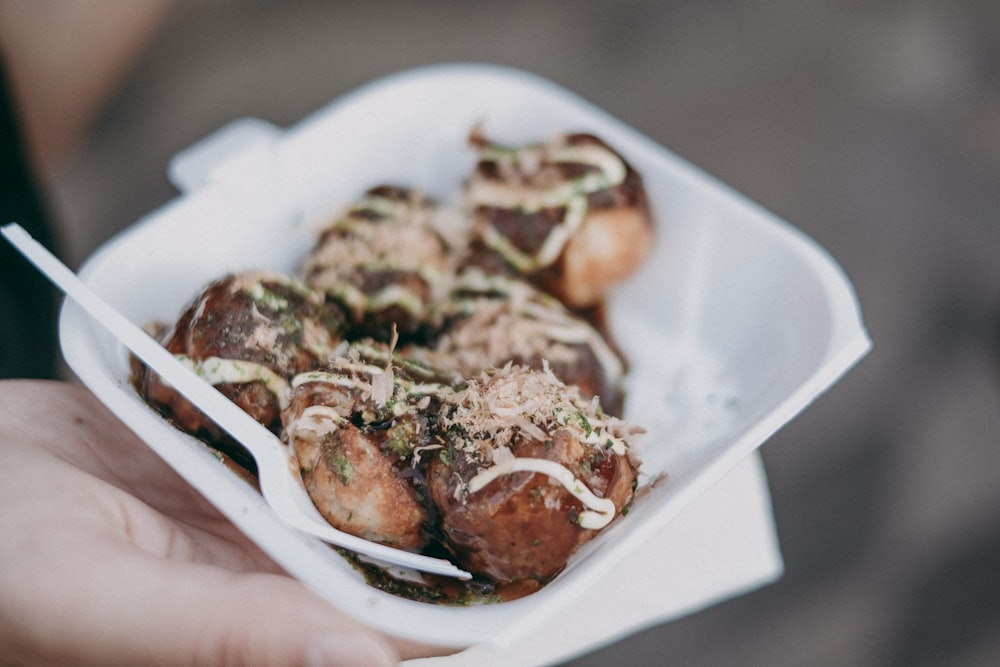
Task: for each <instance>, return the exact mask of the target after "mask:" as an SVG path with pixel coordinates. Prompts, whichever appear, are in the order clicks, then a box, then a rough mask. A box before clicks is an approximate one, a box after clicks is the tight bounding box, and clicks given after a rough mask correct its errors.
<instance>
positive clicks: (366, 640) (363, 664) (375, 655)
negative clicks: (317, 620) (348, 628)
mask: <svg viewBox="0 0 1000 667" xmlns="http://www.w3.org/2000/svg"><path fill="white" fill-rule="evenodd" d="M396 664H398V661H397V660H396V658H395V657H394V656H393V655H392V653H391V651H390V650H389V648H388V647H387V646H386V645H385V644H383V643H382V642H380V641H378V640H376V639H375V638H374V637H371V636H369V635H366V634H363V633H358V634H352V635H324V636H322V637H320V638H318V639H316V640H314V641H312V642H311V643H310V644H309V646H308V647H307V648H306V656H305V667H348V666H350V667H355V666H357V667H390V666H391V665H396Z"/></svg>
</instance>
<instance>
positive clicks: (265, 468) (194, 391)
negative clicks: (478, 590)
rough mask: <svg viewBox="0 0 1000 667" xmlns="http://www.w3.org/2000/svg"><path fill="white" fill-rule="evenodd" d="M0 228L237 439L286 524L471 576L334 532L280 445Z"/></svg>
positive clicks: (54, 262) (383, 556)
mask: <svg viewBox="0 0 1000 667" xmlns="http://www.w3.org/2000/svg"><path fill="white" fill-rule="evenodd" d="M0 233H2V234H3V236H4V237H5V238H6V239H7V240H8V241H9V242H10V243H11V245H13V246H14V247H15V248H17V250H18V251H19V252H21V254H23V255H24V256H25V257H26V258H27V259H28V260H29V261H30V262H31V263H32V264H34V265H35V266H36V267H37V268H38V270H39V271H41V272H42V273H43V274H44V275H45V276H46V277H47V278H48V279H49V280H50V281H52V283H53V284H55V285H56V287H58V288H59V289H60V290H62V291H63V292H64V293H65V294H66V295H67V296H69V297H70V298H72V299H73V300H74V301H76V302H77V303H78V304H80V306H81V307H82V308H83V309H84V310H85V311H87V313H88V314H89V315H90V316H91V317H93V318H94V319H95V320H97V322H99V323H100V324H101V325H102V326H103V327H104V328H105V329H107V330H108V332H109V333H111V334H112V335H113V336H114V337H115V338H117V339H118V340H119V341H120V342H121V343H122V344H123V345H125V347H127V348H128V349H129V350H131V351H132V353H133V354H135V355H136V356H137V357H138V358H139V359H141V360H142V361H143V362H144V363H145V364H146V365H147V366H149V368H151V369H153V370H154V371H155V372H156V373H157V374H159V375H160V377H162V378H163V379H164V380H166V381H167V382H169V383H170V384H171V385H172V386H173V387H174V389H176V390H177V391H178V392H180V394H181V395H183V396H184V397H185V398H186V399H187V400H189V401H190V402H191V403H192V404H193V405H195V406H197V407H198V409H199V410H201V411H202V412H203V413H205V414H206V415H208V417H209V418H211V419H212V421H214V422H215V423H216V424H218V425H219V427H221V428H222V429H224V430H225V431H226V432H227V433H229V434H230V435H231V436H233V438H235V439H236V441H237V442H239V443H241V444H242V445H243V446H244V447H246V448H247V450H248V451H249V452H250V454H251V455H252V456H253V458H254V460H255V461H256V462H257V473H258V480H259V483H260V488H261V493H262V494H263V496H264V499H265V500H266V501H267V504H268V505H269V506H270V508H271V509H272V510H273V511H274V513H275V514H276V515H277V516H278V517H279V518H281V519H282V521H284V522H285V523H286V524H288V525H289V526H293V527H294V528H297V529H298V530H301V531H303V532H306V533H309V534H311V535H314V536H315V537H317V538H319V539H321V540H323V541H324V542H328V543H330V544H333V545H336V546H339V547H343V548H345V549H349V550H351V551H354V552H355V553H358V554H361V555H364V556H368V557H370V558H372V559H374V560H376V561H380V562H382V563H385V564H392V565H398V566H400V567H404V568H409V569H412V570H418V571H421V572H428V573H431V574H440V575H445V576H449V577H455V578H458V579H469V578H471V576H472V575H470V574H469V573H468V572H466V571H464V570H462V569H460V568H458V567H457V566H456V565H455V564H454V563H451V562H450V561H448V560H445V559H442V558H432V557H430V556H423V555H420V554H415V553H411V552H409V551H403V550H401V549H395V548H393V547H389V546H386V545H384V544H379V543H377V542H371V541H369V540H365V539H363V538H360V537H357V536H355V535H351V534H349V533H345V532H343V531H340V530H337V529H336V528H334V527H333V526H331V525H330V524H329V523H327V521H326V520H325V519H324V518H323V516H322V515H321V514H320V513H319V510H317V509H316V506H315V505H313V503H312V501H311V500H310V499H309V495H308V494H307V493H306V490H305V487H304V486H303V485H302V480H301V478H299V477H298V476H297V475H295V474H294V472H293V471H294V470H295V467H294V466H292V465H290V453H289V452H288V449H287V448H286V447H285V445H284V444H283V443H282V442H281V441H280V440H279V439H278V438H277V437H276V436H275V435H274V434H273V433H271V432H270V431H269V430H267V429H266V428H265V427H264V426H263V425H262V424H260V423H259V422H258V421H257V420H255V419H253V418H252V417H251V416H250V415H248V414H247V413H245V412H244V411H243V410H242V409H240V408H239V407H238V406H237V405H236V404H235V403H233V402H232V401H230V400H229V399H228V398H226V397H225V396H224V395H223V394H222V393H220V392H219V391H217V390H216V389H215V388H214V387H213V386H212V385H210V384H209V383H207V382H205V381H204V380H203V379H202V378H200V377H198V375H197V374H196V373H195V372H194V371H192V370H191V369H189V368H188V367H187V366H185V365H184V364H182V363H181V362H180V361H178V360H177V359H175V358H174V356H173V355H172V354H171V353H170V352H168V351H167V350H166V348H164V347H163V346H162V345H160V344H159V343H157V342H156V341H155V340H153V338H151V337H150V336H149V335H148V334H147V333H146V332H145V331H143V330H142V329H141V328H139V327H138V326H136V325H135V324H133V323H132V322H131V321H129V320H128V319H127V318H126V317H125V316H124V315H122V314H121V313H120V312H118V311H117V310H116V309H115V308H114V307H113V306H111V304H109V303H108V302H106V301H105V300H104V299H102V298H101V297H100V296H99V295H97V293H95V292H94V291H93V290H91V289H90V288H89V287H88V286H87V285H86V284H85V283H84V282H83V281H81V280H80V279H79V278H78V277H77V275H76V274H75V273H73V272H72V271H71V270H70V269H69V268H68V267H67V266H66V265H65V264H63V263H62V262H61V261H60V260H59V259H58V258H57V257H56V256H55V255H53V254H52V253H51V252H49V251H48V249H46V248H45V246H43V245H42V244H40V243H38V241H36V240H35V239H33V238H32V237H31V235H30V234H28V232H27V231H25V229H24V228H23V227H21V226H20V225H18V224H17V223H9V224H6V225H4V226H3V227H0Z"/></svg>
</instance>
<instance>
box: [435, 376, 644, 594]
mask: <svg viewBox="0 0 1000 667" xmlns="http://www.w3.org/2000/svg"><path fill="white" fill-rule="evenodd" d="M442 416H443V418H442V426H443V427H444V429H445V431H446V433H447V435H448V439H449V440H448V447H447V449H446V450H444V451H442V452H441V453H440V454H439V455H438V456H437V457H435V458H433V459H432V460H431V462H430V464H429V466H428V472H427V478H428V483H429V485H430V489H431V495H432V497H433V498H434V501H435V502H436V503H437V505H438V508H439V511H440V512H441V527H442V531H443V534H444V537H445V542H446V545H447V546H448V548H449V549H450V550H451V551H452V552H453V553H454V555H455V557H456V559H457V561H458V563H459V564H460V565H461V566H462V567H464V568H466V569H468V570H469V571H471V572H473V573H474V574H478V575H482V576H484V577H488V578H489V579H492V580H494V581H497V582H500V583H506V582H511V581H521V580H535V581H537V582H540V583H544V582H546V581H548V580H550V579H551V578H552V577H554V576H555V575H556V574H558V573H559V572H560V571H561V570H562V569H563V568H564V567H565V565H566V562H567V560H568V559H569V557H570V556H571V555H572V554H573V553H574V552H575V551H576V550H577V549H578V548H579V547H580V545H582V544H584V543H585V542H587V541H589V540H590V539H592V538H593V537H594V536H596V535H597V534H598V533H599V531H600V530H601V529H602V528H604V527H605V526H607V525H608V524H609V523H610V522H611V521H613V520H614V518H615V517H616V516H618V515H619V514H620V513H621V512H622V510H623V509H624V508H625V506H626V505H627V504H628V503H629V501H630V500H631V498H632V492H633V487H634V484H635V481H636V474H637V465H638V464H637V461H635V460H634V459H633V454H632V449H631V444H630V440H631V439H632V437H633V435H634V433H633V432H632V430H630V429H629V427H628V426H627V425H626V424H625V423H624V422H621V421H619V420H617V419H615V418H613V417H608V416H607V415H605V414H603V413H602V412H601V411H600V410H599V409H597V408H596V406H595V405H594V402H593V401H589V402H588V401H585V400H583V399H582V398H581V397H580V395H579V393H578V392H577V391H576V389H575V388H574V387H569V386H567V385H565V384H563V383H562V382H560V381H559V380H558V379H557V378H556V377H555V376H554V375H552V374H551V373H547V372H544V371H534V370H530V369H527V368H524V367H517V366H507V367H505V368H503V369H495V370H493V371H490V372H486V373H483V374H482V375H481V376H480V377H479V378H476V379H474V380H471V381H470V382H469V383H468V386H467V388H466V389H465V390H463V391H461V392H457V393H456V394H454V395H453V397H452V398H451V399H450V400H449V401H447V402H446V404H445V406H444V410H443V412H442Z"/></svg>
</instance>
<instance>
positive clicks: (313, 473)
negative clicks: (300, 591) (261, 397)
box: [282, 341, 448, 551]
mask: <svg viewBox="0 0 1000 667" xmlns="http://www.w3.org/2000/svg"><path fill="white" fill-rule="evenodd" d="M292 384H293V386H294V389H293V393H292V401H291V404H290V405H289V407H288V408H287V409H286V410H285V411H284V412H283V413H282V420H283V423H284V426H285V437H286V439H287V441H288V444H289V446H290V447H291V449H292V451H293V453H294V455H295V459H296V460H297V462H298V465H299V470H300V472H301V475H302V481H303V482H304V484H305V487H306V491H307V492H308V493H309V496H310V498H311V499H312V501H313V504H314V505H316V507H317V509H318V510H319V511H320V513H321V514H322V515H323V516H324V517H325V518H326V519H327V521H329V522H330V524H331V525H333V526H334V527H335V528H338V529H339V530H342V531H344V532H347V533H351V534H352V535H357V536H359V537H363V538H365V539H368V540H372V541H375V542H381V543H383V544H388V545H391V546H395V547H399V548H401V549H407V550H411V551H420V550H421V549H422V548H423V547H424V546H425V545H426V544H427V543H428V541H429V539H430V537H431V535H432V534H433V531H434V521H435V518H436V511H435V509H434V507H433V503H432V502H431V500H430V496H429V493H428V492H427V487H426V483H425V480H424V477H423V473H422V472H421V470H420V466H419V462H420V459H421V454H422V452H423V451H433V450H436V449H439V448H440V447H441V444H440V442H439V441H438V440H437V439H436V437H437V431H436V428H435V418H436V409H435V406H436V404H437V402H438V398H437V396H438V394H440V393H441V392H443V391H446V390H447V389H448V388H447V387H445V386H442V385H437V384H434V383H421V382H416V381H414V380H412V379H411V378H410V377H408V376H406V374H405V372H404V371H403V369H400V368H394V367H393V366H392V365H390V363H389V352H388V348H387V346H385V345H379V344H378V343H375V342H373V341H367V342H357V343H352V344H350V346H345V347H344V348H343V349H342V350H341V353H340V354H338V355H337V356H336V357H335V358H334V359H333V360H332V361H331V363H330V364H329V365H328V366H327V367H326V368H324V369H323V370H321V371H314V372H311V373H306V374H303V375H300V376H298V377H296V378H295V379H294V380H293V382H292Z"/></svg>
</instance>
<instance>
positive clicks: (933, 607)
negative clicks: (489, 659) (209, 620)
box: [49, 0, 1000, 667]
mask: <svg viewBox="0 0 1000 667" xmlns="http://www.w3.org/2000/svg"><path fill="white" fill-rule="evenodd" d="M470 60H471V61H485V62H494V63H500V64H506V65H512V66H516V67H520V68H524V69H528V70H531V71H533V72H536V73H538V74H541V75H543V76H545V77H548V78H550V79H552V80H554V81H555V82H557V83H559V84H561V85H562V86H564V87H567V88H569V89H571V90H573V91H575V92H577V93H579V94H581V95H583V96H584V97H586V98H588V99H590V100H591V101H593V102H595V103H596V104H597V105H599V106H601V107H603V108H605V109H607V110H608V111H610V112H611V113H612V114H614V115H616V116H618V117H620V118H622V119H623V120H624V121H626V122H627V123H629V124H631V125H633V126H635V127H636V128H638V129H639V130H641V131H642V132H644V133H646V134H648V135H649V136H650V137H652V138H653V139H654V140H656V141H657V142H659V143H662V144H663V145H665V146H667V147H669V148H670V149H672V150H674V151H675V152H677V153H678V154H680V155H681V156H683V157H685V158H687V159H688V160H690V161H691V162H693V163H694V164H696V165H698V166H700V167H702V168H704V169H705V170H707V171H708V172H710V173H712V174H714V175H716V176H718V177H719V178H721V179H722V180H724V181H726V182H728V183H729V184H731V185H732V186H734V187H735V188H736V189H738V190H740V191H742V192H744V193H746V194H747V195H749V196H750V197H751V198H753V199H755V200H757V201H759V202H760V203H762V204H763V205H764V206H765V207H767V208H769V209H771V210H773V211H774V212H775V213H777V214H778V215H780V216H781V217H783V218H786V219H787V220H789V221H790V222H792V223H793V224H795V225H797V226H798V227H800V228H801V229H803V230H804V231H805V232H806V233H808V234H809V235H810V236H812V237H813V238H815V239H816V240H817V241H819V242H820V243H821V244H823V245H824V246H825V247H826V248H827V249H828V250H829V251H830V252H831V253H832V254H833V256H834V257H835V258H837V259H838V260H839V261H840V262H841V264H842V265H843V267H844V269H845V270H846V272H847V274H848V275H849V276H850V277H851V278H852V280H853V281H854V283H855V285H856V288H857V290H858V293H859V296H860V300H861V304H862V308H863V311H864V316H865V320H866V323H867V325H868V328H869V330H870V333H871V336H872V338H873V340H874V344H875V349H874V351H873V353H872V354H871V355H870V356H869V357H868V358H867V359H865V360H864V361H863V362H862V363H861V365H860V366H858V367H857V368H856V369H855V370H853V371H851V372H850V373H849V374H848V376H847V377H846V378H845V379H844V380H843V381H842V382H841V383H840V384H838V385H837V386H836V387H835V388H834V389H833V390H832V391H830V392H829V393H828V394H827V395H825V396H824V397H822V398H821V399H820V400H819V401H818V402H817V403H816V404H815V405H813V406H812V407H810V408H809V409H808V410H807V411H806V412H805V413H804V414H803V415H802V416H801V417H800V418H798V419H797V420H796V421H795V422H793V423H792V424H791V425H789V426H788V427H786V428H785V429H783V430H782V431H781V432H780V433H778V434H777V435H776V436H774V437H773V438H772V439H771V440H770V441H769V442H768V443H767V444H766V445H765V447H764V449H763V454H764V459H765V463H766V466H767V469H768V473H769V476H770V480H771V485H772V492H773V498H774V504H775V515H776V519H777V524H778V530H779V534H780V538H781V541H782V546H783V552H784V556H785V559H786V568H787V572H786V575H785V577H784V578H783V579H782V580H781V581H780V582H779V583H777V584H775V585H772V586H770V587H767V588H765V589H762V590H759V591H757V592H754V593H751V594H748V595H745V596H742V597H740V598H738V599H735V600H732V601H730V602H727V603H724V604H721V605H719V606H716V607H713V608H711V609H708V610H706V611H704V612H701V613H698V614H695V615H693V616H691V617H689V618H686V619H683V620H680V621H677V622H673V623H669V624H666V625H663V626H660V627H654V628H650V629H649V630H647V631H644V632H642V633H640V634H638V635H636V636H633V637H629V638H626V639H623V640H622V641H621V642H619V643H617V644H615V645H612V646H609V647H607V648H606V649H603V650H601V651H599V652H597V653H594V654H591V655H587V656H583V657H580V658H579V659H578V660H576V661H575V662H573V663H571V664H573V665H577V666H579V667H583V666H589V665H606V664H615V663H617V664H622V665H626V664H627V665H661V664H678V665H695V664H697V665H769V666H771V667H781V666H789V667H791V666H793V665H794V666H797V665H986V664H1000V484H998V481H1000V262H998V261H997V256H998V255H1000V3H997V2H995V1H993V0H989V1H987V0H983V1H979V2H977V1H971V0H970V1H951V2H945V1H942V2H918V1H913V2H902V1H892V0H870V1H865V0H855V1H842V2H819V1H818V0H773V1H770V2H749V1H746V2H744V1H738V0H720V1H716V2H712V1H702V2H696V1H694V0H675V1H673V2H668V1H663V2H653V1H641V0H631V1H621V2H527V1H523V0H507V1H506V2H496V1H495V0H493V1H490V2H485V1H481V0H468V1H466V2H458V1H445V0H434V1H429V2H419V3H418V2H403V1H388V2H373V1H363V0H341V1H336V2H333V1H331V2H320V1H311V0H292V1H286V2H280V3H279V2H263V1H254V0H243V1H236V0H228V1H217V2H211V3H209V2H197V1H194V0H189V1H181V2H174V3H172V4H171V5H170V6H169V7H168V9H167V10H166V14H165V15H164V17H163V21H162V24H161V25H160V26H159V28H158V29H157V30H156V32H155V33H154V34H153V36H152V38H151V41H150V42H149V43H148V45H147V48H145V49H144V50H143V51H142V52H141V54H140V56H139V58H138V60H136V61H135V63H134V66H133V67H132V68H131V69H130V70H129V71H128V73H127V74H126V76H125V77H124V79H123V81H122V85H121V86H120V87H119V88H118V89H117V92H116V94H115V95H114V97H113V98H112V100H111V103H110V105H109V106H106V107H105V108H104V109H103V110H102V112H101V113H100V115H99V116H97V119H96V125H95V126H94V127H93V131H92V133H91V134H90V135H89V138H88V140H87V141H86V143H85V144H84V145H83V146H82V148H81V149H80V150H79V151H78V152H77V153H76V155H75V156H74V157H73V159H72V160H70V161H69V162H66V163H64V164H63V165H62V166H61V167H60V168H59V169H57V170H56V171H55V172H54V174H53V175H52V176H51V179H50V182H49V195H50V203H51V205H52V207H53V210H54V211H55V212H56V214H57V218H58V222H59V226H60V229H61V232H62V235H63V239H64V250H65V252H64V254H65V256H66V258H67V259H68V260H69V261H70V262H72V263H74V264H75V263H78V262H79V261H81V260H82V259H83V258H84V257H85V256H86V255H87V254H88V253H89V252H90V251H91V250H92V249H93V248H94V247H95V246H96V244H98V243H99V242H100V241H102V240H104V239H105V238H107V237H108V236H110V235H111V234H113V233H114V232H116V231H117V230H119V229H121V228H123V227H125V226H127V225H129V224H130V223H132V222H134V221H135V220H136V219H137V218H139V217H140V216H141V215H142V214H144V213H146V212H148V211H150V210H151V209H153V208H154V207H156V206H158V205H160V204H162V203H164V202H166V201H168V200H169V199H170V198H171V197H172V196H174V195H175V194H176V193H175V191H174V190H173V189H172V187H171V186H170V184H169V183H168V181H167V179H166V172H165V165H166V163H167V161H168V159H169V158H170V157H171V156H172V155H173V154H174V153H176V152H177V151H179V150H181V149H183V148H184V147H186V146H188V145H190V144H191V143H193V142H194V141H196V140H198V139H199V138H201V137H203V136H205V135H207V134H209V133H211V132H212V131H213V130H215V129H217V128H219V127H220V126H222V125H224V124H226V123H227V122H229V121H231V120H233V119H235V118H239V117H243V116H255V117H258V118H263V119H266V120H269V121H272V122H274V123H276V124H278V125H291V124H294V123H295V122H296V121H298V120H299V119H301V118H302V117H303V116H305V115H307V114H308V113H310V112H311V111H313V110H315V109H316V108H318V107H320V106H322V105H324V104H325V103H326V102H328V101H330V100H331V99H333V98H335V97H337V96H338V95H340V94H342V93H344V92H347V91H349V90H351V89H353V88H355V87H356V86H358V85H360V84H362V83H365V82H367V81H369V80H371V79H374V78H377V77H379V76H381V75H384V74H387V73H390V72H394V71H396V70H399V69H403V68H409V67H412V66H415V65H420V64H428V63H438V62H445V61H470Z"/></svg>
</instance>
